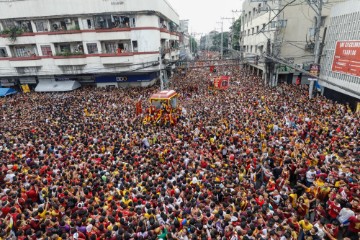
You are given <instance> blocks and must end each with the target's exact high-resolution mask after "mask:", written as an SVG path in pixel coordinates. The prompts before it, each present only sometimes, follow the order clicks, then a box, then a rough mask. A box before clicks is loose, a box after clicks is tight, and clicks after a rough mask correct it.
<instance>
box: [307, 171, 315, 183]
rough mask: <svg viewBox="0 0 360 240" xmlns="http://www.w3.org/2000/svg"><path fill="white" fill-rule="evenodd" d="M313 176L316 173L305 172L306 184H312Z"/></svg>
mask: <svg viewBox="0 0 360 240" xmlns="http://www.w3.org/2000/svg"><path fill="white" fill-rule="evenodd" d="M315 175H316V172H315V171H311V170H309V171H307V172H306V180H307V181H308V182H313V181H314V180H315Z"/></svg>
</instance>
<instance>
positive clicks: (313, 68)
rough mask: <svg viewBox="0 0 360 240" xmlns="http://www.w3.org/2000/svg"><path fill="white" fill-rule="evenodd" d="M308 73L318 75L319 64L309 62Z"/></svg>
mask: <svg viewBox="0 0 360 240" xmlns="http://www.w3.org/2000/svg"><path fill="white" fill-rule="evenodd" d="M310 73H311V74H312V75H314V76H319V73H320V65H319V64H315V63H313V64H310Z"/></svg>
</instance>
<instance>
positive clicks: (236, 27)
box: [230, 18, 241, 50]
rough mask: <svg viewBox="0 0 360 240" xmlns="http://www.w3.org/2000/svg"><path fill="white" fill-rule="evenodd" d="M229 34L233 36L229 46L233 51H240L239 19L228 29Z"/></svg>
mask: <svg viewBox="0 0 360 240" xmlns="http://www.w3.org/2000/svg"><path fill="white" fill-rule="evenodd" d="M230 29H231V34H232V36H233V39H232V43H231V46H232V48H233V49H235V50H240V43H239V40H240V29H241V19H240V18H238V19H237V20H236V21H235V22H234V23H233V24H232V26H231V27H230Z"/></svg>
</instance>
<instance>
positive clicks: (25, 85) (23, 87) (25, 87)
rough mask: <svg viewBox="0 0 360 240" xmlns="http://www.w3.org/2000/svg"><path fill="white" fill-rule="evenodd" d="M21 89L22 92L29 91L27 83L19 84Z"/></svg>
mask: <svg viewBox="0 0 360 240" xmlns="http://www.w3.org/2000/svg"><path fill="white" fill-rule="evenodd" d="M21 89H22V90H23V92H24V93H29V92H30V88H29V85H27V84H23V85H21Z"/></svg>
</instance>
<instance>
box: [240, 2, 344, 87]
mask: <svg viewBox="0 0 360 240" xmlns="http://www.w3.org/2000/svg"><path fill="white" fill-rule="evenodd" d="M334 2H339V0H327V1H326V3H325V1H324V8H323V11H322V23H321V25H322V28H321V31H320V36H321V38H322V37H323V33H324V25H325V22H326V20H327V18H328V16H329V14H330V8H329V6H331V5H332V4H334ZM289 3H291V2H290V1H283V0H277V1H272V0H268V1H266V0H245V1H244V3H243V8H242V9H243V12H242V14H241V25H242V27H241V39H240V46H241V47H242V52H243V53H244V59H245V60H247V65H248V67H249V68H250V69H251V70H253V71H254V72H257V73H258V74H259V75H262V76H263V78H264V79H265V78H266V76H265V65H266V63H265V61H266V60H265V58H264V54H267V55H269V53H270V55H271V56H275V57H277V58H282V59H283V60H285V61H286V62H288V63H290V64H294V65H296V66H297V67H299V68H303V69H304V70H309V67H310V64H311V63H312V62H314V58H315V56H314V48H315V43H314V39H315V31H314V29H315V26H316V15H315V12H314V11H313V9H312V8H311V6H309V4H308V3H307V2H306V1H295V2H293V3H291V4H289ZM278 13H279V14H278ZM268 40H270V42H269V43H270V44H268ZM268 46H270V47H269V49H267V48H268ZM298 77H300V78H301V79H302V83H308V81H307V78H308V77H307V76H305V75H303V74H301V73H300V72H298V71H295V70H294V69H293V68H290V67H287V66H284V65H281V64H276V66H275V69H274V76H269V78H270V80H271V81H273V79H275V82H281V81H284V82H288V83H292V82H294V81H295V79H296V78H298ZM270 80H269V79H266V81H267V82H268V83H269V82H271V81H270Z"/></svg>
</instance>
